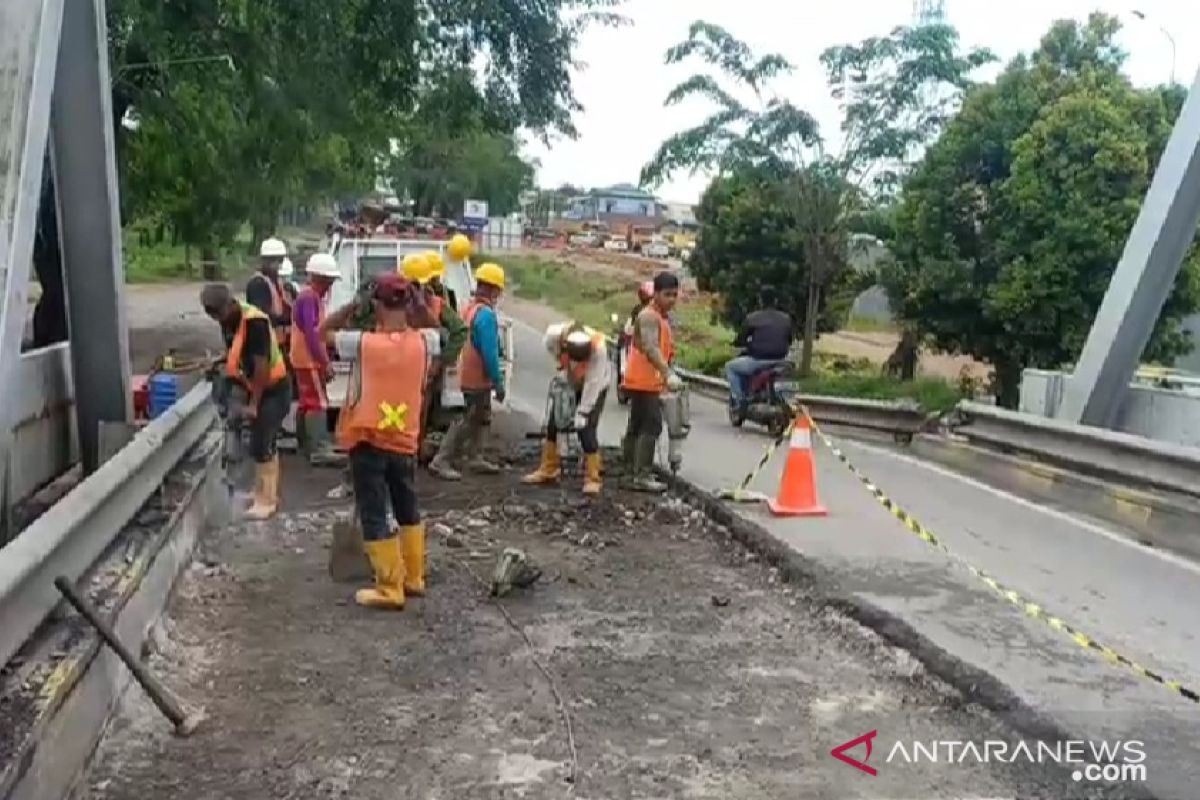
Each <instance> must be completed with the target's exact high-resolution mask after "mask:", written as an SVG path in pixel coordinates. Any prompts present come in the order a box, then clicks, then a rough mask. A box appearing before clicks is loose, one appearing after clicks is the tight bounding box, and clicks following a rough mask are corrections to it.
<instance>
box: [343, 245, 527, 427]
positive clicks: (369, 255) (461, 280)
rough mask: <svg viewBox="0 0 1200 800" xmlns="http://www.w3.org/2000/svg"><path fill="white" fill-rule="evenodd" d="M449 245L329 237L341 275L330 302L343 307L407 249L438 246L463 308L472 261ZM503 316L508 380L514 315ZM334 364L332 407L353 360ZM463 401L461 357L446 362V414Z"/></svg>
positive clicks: (470, 290) (471, 284)
mask: <svg viewBox="0 0 1200 800" xmlns="http://www.w3.org/2000/svg"><path fill="white" fill-rule="evenodd" d="M446 245H447V242H444V241H432V240H428V239H396V238H376V237H373V238H369V239H344V238H340V237H337V236H335V237H333V238H331V239H330V240H329V243H328V249H329V252H330V253H332V254H333V257H334V259H335V260H336V261H337V264H338V269H339V271H340V272H341V280H339V281H337V282H336V283H334V284H333V288H332V290H331V291H330V293H329V308H330V309H334V308H340V307H341V306H343V305H345V304H346V303H349V302H350V301H351V300H353V299H354V296H355V295H356V294H357V293H358V290H359V287H360V286H362V285H363V284H364V283H366V282H367V281H369V280H370V279H371V278H372V277H374V276H376V275H384V274H388V273H394V272H395V271H396V268H397V265H398V264H399V263H400V262H401V260H402V259H403V258H404V257H405V256H406V255H409V254H410V253H425V252H429V251H430V250H434V251H437V252H440V253H441V254H442V257H443V258H444V259H445V260H446V276H445V278H443V279H442V282H443V283H444V284H445V286H446V290H447V293H448V294H449V296H450V297H453V298H454V301H455V303H456V306H457V310H458V312H459V314H461V313H462V312H463V311H464V310H465V309H466V307H467V303H469V302H470V301H471V297H472V296H473V295H474V293H475V277H474V274H473V273H472V269H471V264H470V262H469V261H451V260H450V259H449V258H448V256H447V254H446ZM499 318H500V348H501V352H500V358H501V368H502V369H503V370H504V377H505V382H506V383H509V382H511V380H512V371H513V355H514V351H513V333H512V319H511V318H510V317H507V316H505V315H503V314H501V315H499ZM334 369H335V371H336V372H337V375H336V377H335V378H334V379H333V382H332V383H330V384H329V387H328V396H329V404H330V406H331V407H332V408H341V407H342V405H344V404H345V402H346V390H347V387H348V385H349V374H350V364H349V363H348V362H344V361H335V362H334ZM463 407H464V402H463V395H462V387H461V385H460V382H459V366H458V364H457V363H455V364H447V365H446V369H445V374H444V379H443V383H442V397H441V409H442V414H443V416H446V415H450V416H453V415H455V414H458V413H461V412H462V409H463ZM448 423H449V420H448V419H445V418H443V419H439V420H435V421H434V426H435V427H437V428H441V427H443V426H444V425H447V424H448Z"/></svg>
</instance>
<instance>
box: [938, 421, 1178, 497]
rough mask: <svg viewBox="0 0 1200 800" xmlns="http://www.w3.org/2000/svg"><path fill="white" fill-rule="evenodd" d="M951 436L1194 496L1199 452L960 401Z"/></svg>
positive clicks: (1152, 440) (1166, 443)
mask: <svg viewBox="0 0 1200 800" xmlns="http://www.w3.org/2000/svg"><path fill="white" fill-rule="evenodd" d="M957 411H958V416H959V419H958V420H957V421H956V424H955V427H954V431H955V433H957V434H959V435H961V436H964V437H966V438H967V439H969V440H971V441H973V442H977V443H981V444H984V445H987V446H990V447H992V448H993V449H995V448H1000V449H1004V450H1009V451H1014V452H1017V453H1023V454H1026V455H1031V456H1034V457H1036V458H1038V459H1039V460H1041V461H1045V462H1047V463H1050V464H1057V465H1061V466H1064V467H1068V468H1070V469H1072V470H1074V471H1077V472H1080V473H1083V474H1091V475H1096V476H1099V477H1104V478H1115V479H1117V480H1120V481H1121V482H1123V483H1130V484H1138V485H1144V486H1150V487H1154V488H1159V489H1166V490H1168V491H1172V492H1178V493H1181V494H1185V495H1191V496H1193V497H1200V449H1197V448H1193V447H1184V446H1183V445H1178V444H1172V443H1170V442H1160V441H1156V440H1154V439H1146V438H1144V437H1142V436H1135V435H1133V434H1129V433H1122V432H1119V431H1110V430H1105V429H1103V428H1093V427H1089V426H1086V425H1075V424H1072V423H1069V422H1063V421H1061V420H1057V419H1049V418H1046V417H1038V416H1034V415H1031V414H1022V413H1019V412H1016V411H1009V410H1007V409H1003V408H996V407H995V406H986V405H981V404H979V403H971V402H962V403H959V405H958V409H957Z"/></svg>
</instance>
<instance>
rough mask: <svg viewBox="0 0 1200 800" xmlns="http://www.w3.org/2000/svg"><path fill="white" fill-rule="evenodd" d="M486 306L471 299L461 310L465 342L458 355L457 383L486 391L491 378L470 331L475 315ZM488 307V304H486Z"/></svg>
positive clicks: (490, 387)
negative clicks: (464, 328) (465, 336)
mask: <svg viewBox="0 0 1200 800" xmlns="http://www.w3.org/2000/svg"><path fill="white" fill-rule="evenodd" d="M485 306H488V304H487V303H484V302H482V301H480V300H477V299H476V300H472V301H471V302H470V303H468V304H467V308H466V310H465V311H463V322H465V323H467V343H466V345H465V346H464V347H463V350H462V355H461V356H460V357H459V367H458V369H459V384H460V385H461V386H462V388H464V389H469V390H472V391H487V390H490V389H492V388H493V387H492V380H491V378H489V377H488V374H487V369H485V368H484V364H483V356H482V355H480V353H479V351H478V350H476V349H475V342H474V341H473V337H472V335H471V334H472V333H473V328H474V325H475V315H476V314H478V313H479V309H481V308H483V307H485ZM488 307H489V308H490V306H488Z"/></svg>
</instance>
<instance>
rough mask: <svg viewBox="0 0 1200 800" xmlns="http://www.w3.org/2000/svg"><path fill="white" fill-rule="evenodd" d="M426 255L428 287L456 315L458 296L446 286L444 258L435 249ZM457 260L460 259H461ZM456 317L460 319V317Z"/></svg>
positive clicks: (448, 361) (446, 359)
mask: <svg viewBox="0 0 1200 800" xmlns="http://www.w3.org/2000/svg"><path fill="white" fill-rule="evenodd" d="M463 238H464V239H465V238H466V237H465V236H464V237H463ZM468 244H469V242H468ZM459 252H461V251H459ZM469 255H470V251H469V250H468V256H469ZM426 257H427V258H428V259H429V263H430V264H431V265H432V266H433V274H432V277H431V278H430V279H429V288H430V289H431V290H432V291H433V293H434V294H435V295H437V296H438V297H440V298H442V300H443V301H445V302H446V303H448V304H449V306H450V308H451V310H453V311H454V316H456V317H458V298H457V297H455V296H454V292H452V291H450V289H449V288H448V287H447V286H446V260H445V259H444V258H442V254H441V253H439V252H437V251H436V250H431V251H429V253H428V254H426ZM458 260H459V261H462V260H463V259H458ZM458 318H459V319H460V320H461V319H462V317H458ZM463 341H464V342H465V341H466V339H465V338H464V339H463ZM447 356H448V354H447ZM443 360H444V361H446V363H450V359H449V357H447V358H445V359H443Z"/></svg>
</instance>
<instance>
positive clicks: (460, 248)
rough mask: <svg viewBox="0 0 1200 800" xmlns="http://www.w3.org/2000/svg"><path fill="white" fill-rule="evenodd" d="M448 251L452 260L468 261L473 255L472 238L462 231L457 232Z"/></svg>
mask: <svg viewBox="0 0 1200 800" xmlns="http://www.w3.org/2000/svg"><path fill="white" fill-rule="evenodd" d="M446 252H447V253H449V254H450V260H451V261H466V260H467V259H468V258H470V257H471V240H470V239H468V238H467V237H466V236H464V235H462V234H461V233H456V234H454V237H453V238H452V239H451V240H450V244H449V246H448V247H447V248H446Z"/></svg>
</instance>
